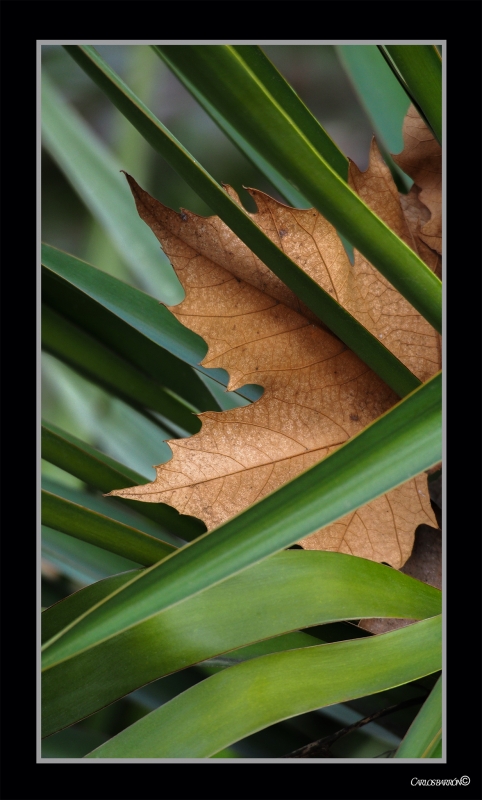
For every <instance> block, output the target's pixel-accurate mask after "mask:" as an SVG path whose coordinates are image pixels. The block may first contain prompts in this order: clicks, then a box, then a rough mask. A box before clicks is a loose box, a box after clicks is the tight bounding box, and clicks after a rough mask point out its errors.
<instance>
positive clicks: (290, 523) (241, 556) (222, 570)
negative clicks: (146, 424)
mask: <svg viewBox="0 0 482 800" xmlns="http://www.w3.org/2000/svg"><path fill="white" fill-rule="evenodd" d="M441 441H442V439H441V376H440V374H439V375H437V376H435V378H433V379H432V380H430V381H429V382H428V383H426V384H424V385H423V386H422V387H421V389H419V390H417V391H415V392H414V393H413V394H412V395H410V396H409V397H408V398H406V399H405V400H404V401H402V402H401V403H399V404H398V405H397V406H395V407H394V408H393V409H391V410H390V411H389V412H387V413H386V414H385V415H383V416H382V417H381V418H380V419H378V420H377V421H376V422H374V423H372V425H370V426H369V427H368V428H366V429H365V430H364V431H362V432H361V433H360V434H358V435H357V436H355V437H353V438H352V439H351V440H350V441H349V442H347V443H346V444H345V445H343V446H342V447H340V448H339V449H338V450H336V451H335V452H334V453H332V454H331V455H329V456H327V457H326V458H325V459H323V460H322V461H321V462H319V463H318V464H316V465H315V466H314V467H312V468H311V469H309V470H307V471H306V472H304V473H302V474H301V475H299V476H298V477H297V478H295V479H294V480H292V481H291V482H289V483H288V484H285V485H284V486H283V487H281V488H280V489H278V490H277V491H275V492H273V493H272V494H271V495H268V496H267V497H265V498H264V499H263V500H261V501H259V502H258V503H256V504H254V505H253V506H251V507H250V508H248V509H247V510H246V511H244V512H243V513H242V514H239V515H238V516H237V517H234V518H233V519H231V520H229V521H228V522H226V523H224V524H223V525H222V526H220V527H219V528H217V529H216V530H214V531H211V532H210V533H207V534H204V536H201V537H200V538H199V539H197V540H196V541H195V542H192V543H191V544H190V545H187V546H186V547H184V548H182V549H181V550H179V551H178V552H177V553H176V555H175V556H174V557H170V558H167V559H166V560H165V561H164V562H163V563H161V564H160V565H158V566H156V567H154V568H152V569H150V570H148V571H146V572H145V573H144V574H143V576H142V577H141V578H138V579H135V580H134V581H133V582H132V583H131V584H129V585H128V586H126V587H124V589H123V590H122V592H121V593H120V594H119V595H118V596H116V602H115V604H114V607H110V606H109V603H106V604H105V605H103V606H102V605H101V606H100V607H99V608H98V609H97V610H96V611H95V612H93V614H92V616H90V615H89V619H86V620H83V621H82V622H80V623H79V624H78V625H76V626H74V628H73V629H72V630H70V631H68V632H66V634H65V635H64V636H63V637H61V639H60V640H59V641H56V642H55V643H52V645H51V648H49V651H48V652H47V653H45V654H44V655H45V657H46V663H52V661H55V660H57V658H58V657H60V654H61V653H63V652H64V653H65V654H70V653H71V652H72V648H73V649H74V650H79V649H83V647H87V646H90V645H91V644H93V643H94V642H95V641H98V640H99V639H101V638H105V637H106V636H109V635H112V634H114V633H115V632H116V631H117V630H118V625H119V622H120V621H121V620H122V624H125V622H126V621H127V620H129V624H134V623H135V622H138V621H139V620H140V619H142V618H143V617H144V616H146V615H148V614H150V613H152V611H153V610H154V609H156V610H160V609H161V608H165V607H168V606H169V605H171V604H174V603H177V602H179V601H180V600H182V599H185V596H186V591H188V593H189V594H195V593H196V592H198V591H201V590H202V589H204V588H206V587H207V586H209V585H214V584H215V583H217V582H219V581H222V580H224V579H225V578H227V577H228V576H229V575H233V574H235V573H236V572H239V571H241V570H243V569H245V568H246V567H248V566H250V565H252V564H254V563H256V562H258V561H261V560H262V559H264V558H266V557H267V556H269V555H271V554H272V553H274V552H276V551H277V550H280V549H282V548H284V547H287V546H289V545H291V544H293V543H294V542H296V541H298V540H299V539H301V538H303V536H307V535H309V534H310V533H313V532H314V531H315V530H318V529H319V528H322V527H324V526H325V525H328V524H330V523H331V522H333V521H335V520H336V519H338V518H339V517H342V516H344V515H345V514H347V513H349V512H350V511H352V510H354V509H356V508H359V507H360V506H361V505H363V504H364V503H366V502H369V501H370V500H371V499H373V498H374V497H377V496H379V495H381V494H383V493H384V492H386V491H388V490H389V489H391V488H393V487H394V486H397V485H399V484H401V483H404V482H405V481H407V480H409V479H410V478H411V477H414V476H415V475H418V474H419V473H420V472H422V471H423V470H424V469H427V468H428V467H430V466H432V465H433V464H434V463H437V462H438V461H440V458H441ZM360 474H363V475H364V481H363V482H360ZM320 487H322V489H320ZM187 587H189V589H187Z"/></svg>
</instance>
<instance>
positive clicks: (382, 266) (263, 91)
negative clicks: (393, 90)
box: [69, 45, 442, 332]
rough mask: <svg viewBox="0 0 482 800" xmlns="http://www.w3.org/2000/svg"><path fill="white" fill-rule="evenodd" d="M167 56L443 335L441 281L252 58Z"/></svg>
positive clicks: (218, 49) (180, 49)
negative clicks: (324, 150) (336, 165)
mask: <svg viewBox="0 0 482 800" xmlns="http://www.w3.org/2000/svg"><path fill="white" fill-rule="evenodd" d="M69 49H70V48H69ZM166 51H167V52H168V54H169V58H170V59H171V60H172V62H173V63H174V64H175V65H176V67H177V69H178V70H179V71H180V72H182V73H183V74H185V75H186V76H187V77H188V79H189V80H190V81H191V82H192V83H193V84H194V85H195V86H196V87H197V88H198V89H199V90H200V91H202V93H203V94H204V95H205V96H206V98H207V99H208V100H209V102H210V103H211V104H212V105H213V106H215V107H216V108H217V109H218V110H219V111H220V112H221V113H222V114H223V116H225V117H226V119H227V120H228V121H229V122H230V123H231V125H233V126H234V127H235V128H236V129H237V130H239V132H240V133H241V134H242V135H243V136H244V137H245V138H246V139H247V140H248V142H250V144H251V145H252V146H253V147H255V148H256V149H257V150H258V151H259V152H260V153H261V154H262V155H263V156H264V157H265V158H266V159H267V160H269V161H270V163H272V164H273V166H274V167H275V168H276V169H278V170H279V171H280V172H282V173H283V174H284V175H285V176H286V177H288V179H289V180H290V181H292V182H293V183H294V184H295V186H297V188H298V189H299V190H300V191H301V192H302V193H303V194H304V195H305V196H306V197H307V198H308V200H310V201H311V202H312V203H313V205H314V206H315V207H316V208H317V209H318V210H319V211H320V212H321V213H322V214H323V215H324V216H325V217H326V219H328V220H329V222H331V223H332V225H334V226H335V228H336V229H337V230H339V231H340V232H341V233H342V234H343V235H344V236H346V238H347V239H348V240H349V241H350V242H351V243H352V244H353V246H354V247H356V248H357V249H358V250H359V251H360V252H361V253H363V255H364V256H366V257H367V258H368V260H369V261H370V263H372V264H373V265H374V266H375V267H376V268H377V269H379V270H380V272H381V273H382V274H383V275H384V276H385V277H386V278H387V279H388V280H389V281H390V283H391V284H392V285H393V286H395V288H396V289H398V290H399V291H400V292H401V293H402V294H403V296H404V297H406V299H407V300H409V302H410V303H412V305H413V306H414V308H416V309H417V311H419V312H420V313H421V314H422V315H423V316H424V317H426V319H427V320H428V321H429V322H430V323H431V325H433V326H434V327H435V328H436V329H437V330H438V331H439V332H440V330H441V325H442V291H441V285H440V281H439V279H438V278H437V277H436V275H434V273H433V272H432V271H431V270H430V269H429V268H428V267H427V266H426V264H424V263H423V261H422V260H421V259H420V258H419V257H418V256H417V255H416V254H415V253H414V252H413V250H411V249H410V248H409V247H408V246H407V245H406V244H405V243H404V242H402V240H401V239H399V237H398V236H396V234H394V233H393V231H391V230H390V228H388V226H387V225H385V223H384V222H382V220H380V219H379V218H378V217H377V216H376V215H375V214H374V213H373V212H372V211H371V210H370V209H369V208H368V206H366V205H365V203H363V201H362V200H360V198H359V197H358V196H357V195H356V194H355V193H354V192H353V191H352V190H351V189H350V188H349V186H348V185H347V184H346V182H345V181H344V180H343V179H342V178H340V176H339V175H338V174H337V173H336V172H335V171H334V170H333V168H332V167H331V166H330V164H329V163H328V162H327V161H326V160H325V158H324V157H323V156H322V155H321V154H320V152H319V151H318V149H317V148H315V147H314V146H313V137H310V138H307V136H306V134H305V132H304V130H303V129H302V128H300V126H299V124H298V122H297V120H296V119H293V117H292V116H290V114H289V113H287V111H286V108H285V107H283V106H282V105H280V102H279V100H278V97H277V96H276V94H275V93H274V92H273V90H272V89H271V85H270V84H269V85H266V84H265V83H264V82H263V80H262V79H260V71H259V70H257V71H256V72H254V71H253V69H252V68H251V67H250V65H249V63H247V62H246V61H245V60H244V57H243V53H244V50H241V48H235V47H233V46H231V45H187V46H182V45H176V46H171V47H169V48H168V47H164V50H163V52H166ZM249 52H250V51H249ZM263 78H264V76H263ZM233 230H234V229H233Z"/></svg>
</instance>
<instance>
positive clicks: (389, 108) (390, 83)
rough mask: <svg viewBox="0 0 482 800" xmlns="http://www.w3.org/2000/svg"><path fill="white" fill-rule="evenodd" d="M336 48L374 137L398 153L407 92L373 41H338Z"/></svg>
mask: <svg viewBox="0 0 482 800" xmlns="http://www.w3.org/2000/svg"><path fill="white" fill-rule="evenodd" d="M335 50H336V52H337V55H338V58H339V59H340V61H341V63H342V64H343V67H344V69H345V70H346V72H347V75H348V77H349V79H350V82H351V83H352V84H353V86H354V88H355V90H356V92H357V96H358V99H359V101H360V103H361V104H362V106H363V108H364V109H365V111H366V113H367V115H368V117H369V119H370V120H371V121H372V123H373V125H374V128H375V131H376V133H377V138H380V139H381V144H382V145H384V147H385V149H386V150H388V152H389V153H399V152H400V151H401V150H402V149H403V136H402V126H403V121H404V119H405V116H406V113H407V111H408V107H409V105H410V100H409V98H408V97H407V94H406V92H405V91H404V89H403V88H402V87H401V86H400V83H399V81H398V80H397V79H396V77H395V76H394V74H393V72H392V70H391V69H390V67H389V66H388V64H387V63H386V61H385V59H384V58H383V55H382V54H381V53H380V51H379V49H378V47H377V46H376V45H366V44H362V45H356V44H345V45H343V44H341V45H337V46H336V47H335ZM379 143H380V142H379Z"/></svg>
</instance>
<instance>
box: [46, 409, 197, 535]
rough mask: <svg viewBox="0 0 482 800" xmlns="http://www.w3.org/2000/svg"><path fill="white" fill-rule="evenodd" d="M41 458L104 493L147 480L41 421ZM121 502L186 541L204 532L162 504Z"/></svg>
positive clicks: (191, 520) (192, 519)
mask: <svg viewBox="0 0 482 800" xmlns="http://www.w3.org/2000/svg"><path fill="white" fill-rule="evenodd" d="M42 458H45V459H46V460H47V461H49V462H50V463H51V464H55V466H57V467H60V469H63V470H65V471H66V472H69V473H70V474H71V475H75V476H76V477H77V478H80V480H82V481H84V482H85V483H87V484H88V485H89V486H92V487H94V488H95V489H99V490H100V491H101V492H104V493H107V492H111V491H112V490H113V489H124V488H127V487H128V486H139V485H140V484H142V483H148V480H149V479H148V478H146V477H145V476H144V475H140V474H139V473H137V472H134V471H133V470H131V469H129V468H128V467H125V466H124V465H123V464H120V463H119V462H118V461H115V460H114V459H113V458H109V456H106V455H105V454H104V453H101V452H100V451H99V450H96V449H95V448H93V447H91V446H90V445H88V444H86V443H85V442H82V441H81V440H80V439H77V438H76V437H75V436H72V435H71V434H69V433H67V432H66V431H63V430H60V428H57V427H56V426H54V425H50V424H48V423H45V422H44V423H42ZM113 499H114V498H111V500H113ZM125 503H126V504H127V506H128V507H129V508H131V509H133V510H134V511H136V513H137V514H141V515H142V516H144V517H148V518H149V519H152V520H154V522H157V523H158V524H159V525H161V526H163V527H165V528H167V530H169V531H171V532H172V533H174V534H176V535H177V536H180V537H181V538H182V539H185V540H187V541H192V539H196V538H197V537H198V536H200V535H201V534H202V533H204V531H205V526H204V524H203V523H202V522H201V521H200V520H197V519H194V517H188V516H185V515H182V514H179V513H178V512H177V511H176V510H175V509H174V508H172V507H171V506H167V505H165V504H164V503H136V502H135V501H132V500H127V501H125V500H123V501H122V504H123V505H124V504H125Z"/></svg>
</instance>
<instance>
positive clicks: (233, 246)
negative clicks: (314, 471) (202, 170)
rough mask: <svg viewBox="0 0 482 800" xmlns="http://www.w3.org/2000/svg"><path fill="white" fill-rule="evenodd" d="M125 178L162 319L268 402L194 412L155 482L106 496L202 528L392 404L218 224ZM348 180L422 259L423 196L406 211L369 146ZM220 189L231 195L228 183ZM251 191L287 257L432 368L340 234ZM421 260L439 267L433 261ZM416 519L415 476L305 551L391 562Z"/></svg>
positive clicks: (406, 547) (410, 318)
mask: <svg viewBox="0 0 482 800" xmlns="http://www.w3.org/2000/svg"><path fill="white" fill-rule="evenodd" d="M127 177H128V181H129V184H130V187H131V190H132V192H133V195H134V198H135V201H136V205H137V209H138V212H139V214H140V216H141V217H142V219H144V221H145V222H146V223H147V224H148V225H149V226H150V227H151V229H152V230H153V232H154V233H155V235H156V236H157V238H158V239H159V241H160V242H161V244H162V247H163V250H164V252H165V253H166V255H167V256H168V257H169V259H170V261H171V263H172V265H173V267H174V269H175V271H176V273H177V275H178V277H179V279H180V281H181V283H182V285H183V287H184V289H185V292H186V298H185V300H184V301H183V302H182V303H180V304H179V305H178V306H176V307H174V308H171V311H172V312H173V313H174V314H175V316H176V317H177V319H178V320H179V321H180V322H182V323H183V324H184V325H186V326H187V327H188V328H190V329H191V330H194V331H195V332H196V333H198V334H199V335H200V336H202V337H203V338H204V339H205V340H206V342H207V343H208V347H209V350H208V354H207V356H206V358H205V359H204V360H203V362H202V364H203V366H205V367H222V368H223V369H225V370H227V372H228V373H229V385H228V389H229V390H234V389H237V388H240V387H241V386H243V385H245V384H250V383H251V384H252V383H254V384H259V385H261V386H262V387H263V388H264V394H263V396H262V398H260V399H259V400H258V401H257V402H255V403H253V404H252V405H250V406H246V407H243V408H235V409H232V410H230V411H224V412H220V413H219V412H205V413H203V414H201V415H200V419H201V421H202V429H201V431H200V432H199V433H198V434H196V435H195V436H192V437H190V438H188V439H180V440H174V441H169V446H170V447H171V449H172V452H173V457H172V459H171V461H169V462H168V463H166V464H163V465H160V466H157V467H156V472H157V477H156V480H155V481H153V482H152V483H149V484H146V485H145V486H137V487H133V488H129V489H122V490H117V491H114V492H111V494H115V495H119V496H122V497H125V498H129V499H134V500H142V501H145V502H155V503H168V504H169V505H172V506H174V507H175V508H177V509H178V511H179V512H180V513H182V514H189V515H192V516H195V517H199V518H200V519H202V520H203V521H204V522H205V523H206V525H207V527H208V529H211V528H214V527H216V526H217V525H220V524H221V523H223V522H224V521H226V520H227V519H229V518H230V517H232V516H234V515H235V514H238V513H239V512H241V511H242V510H244V509H245V508H246V507H247V506H249V505H251V504H252V503H254V502H255V501H256V500H259V499H261V498H262V497H263V496H265V495H266V494H268V493H270V492H272V491H274V490H275V489H277V488H278V487H279V486H281V485H282V484H284V483H286V482H287V481H288V480H291V479H292V478H294V477H295V476H296V475H298V474H299V473H300V472H302V471H303V470H305V469H307V468H308V467H310V466H312V465H313V464H315V463H316V462H317V461H320V460H321V459H322V458H324V457H325V456H327V455H328V454H329V453H331V452H332V451H333V450H335V449H336V448H337V447H339V446H340V445H341V444H343V443H344V442H346V441H347V440H348V439H349V438H350V437H351V436H353V435H354V434H356V433H358V432H359V431H361V430H362V429H363V428H364V427H366V426H367V425H368V424H369V423H370V422H372V421H373V420H374V419H376V418H377V417H379V416H380V415H381V414H383V413H384V412H385V411H387V410H388V409H389V408H390V407H391V406H393V405H394V404H395V403H396V402H397V401H398V398H397V396H396V395H395V394H394V393H393V391H392V390H391V389H390V388H389V387H387V386H386V385H385V384H384V383H383V381H382V380H381V379H380V378H379V377H378V376H377V375H376V374H375V373H374V372H372V371H371V370H370V369H368V367H367V366H366V365H365V364H364V363H363V362H362V361H361V360H360V359H359V358H358V357H357V356H355V354H354V353H352V352H351V351H350V350H349V349H348V348H347V347H346V346H345V345H344V344H343V343H342V342H341V341H340V340H339V339H338V338H337V337H335V336H333V334H331V333H330V332H329V331H328V330H327V329H325V328H324V326H322V325H321V324H320V323H319V322H318V321H317V320H316V318H315V317H314V315H313V314H312V313H311V312H310V311H309V310H308V309H307V308H306V306H304V305H303V303H301V302H300V301H299V300H298V298H297V297H296V296H295V295H294V294H293V293H292V292H291V290H289V289H288V288H287V287H286V286H285V285H284V284H283V283H282V282H281V281H280V280H279V279H278V278H277V277H276V276H275V275H273V273H272V272H271V271H270V270H269V269H268V268H267V267H266V266H265V265H264V264H263V263H262V262H261V261H260V260H259V259H258V258H257V257H256V256H255V255H254V254H253V253H252V252H251V251H250V250H249V249H248V248H247V247H246V246H245V245H244V244H243V243H242V242H241V241H240V240H239V239H238V238H237V237H236V236H235V234H233V233H232V231H231V230H230V229H229V228H228V227H227V226H226V225H225V224H224V223H223V222H222V221H221V220H220V219H219V218H217V217H209V218H203V217H198V216H196V215H195V214H192V213H190V212H186V211H182V212H181V214H178V213H176V212H174V211H172V210H171V209H169V208H166V207H165V206H163V205H162V204H161V203H159V202H158V201H157V200H155V199H154V198H153V197H151V196H150V195H149V194H147V192H145V191H144V190H142V189H141V188H140V187H139V186H138V185H137V183H136V182H135V181H134V180H133V179H132V178H131V177H129V176H127ZM350 183H351V185H352V187H354V188H355V190H356V191H357V192H358V193H359V194H360V196H361V197H362V199H363V200H364V201H365V202H366V203H367V204H368V205H370V206H371V207H372V208H373V210H374V211H375V212H376V213H377V214H378V215H379V216H381V217H382V218H383V219H384V221H385V222H386V223H387V224H389V225H390V227H391V228H392V229H393V230H394V231H395V232H396V233H397V234H398V235H399V236H401V238H403V239H404V240H405V241H406V242H407V243H408V244H409V245H410V246H411V247H412V248H413V249H415V250H417V252H419V251H420V240H419V230H420V227H421V224H422V222H421V218H422V217H423V224H424V225H426V223H427V222H430V212H427V209H426V207H425V206H423V205H422V202H421V200H420V197H417V198H416V203H411V204H410V203H409V204H408V208H409V209H410V213H407V212H406V210H405V209H404V208H403V206H402V204H401V203H400V199H399V196H398V193H397V191H396V188H395V186H394V184H393V181H392V179H391V176H390V173H389V171H388V170H387V168H386V167H385V165H384V163H383V161H382V159H381V157H380V155H379V153H378V150H377V148H376V145H375V144H374V145H373V146H372V152H371V159H370V166H369V169H368V170H367V172H366V173H360V172H359V171H358V169H357V168H356V167H355V166H354V165H351V169H350ZM226 190H227V191H228V192H229V194H230V195H231V196H232V197H233V198H234V199H236V200H237V201H238V198H237V196H236V194H235V192H234V191H233V190H232V189H230V188H229V187H227V189H226ZM249 192H250V194H251V196H252V197H253V199H254V200H255V202H256V205H257V208H258V213H257V214H254V215H252V218H253V219H254V221H255V222H256V223H257V224H258V226H259V227H260V228H262V229H263V230H264V232H265V233H266V234H267V235H268V236H269V237H270V238H271V239H273V240H274V241H275V242H276V243H277V244H278V245H279V246H280V247H281V248H282V249H283V250H284V251H285V252H286V253H287V255H289V256H290V257H291V258H292V259H293V260H294V261H296V263H297V264H299V266H300V267H302V268H303V269H304V270H305V271H306V272H307V273H308V274H309V275H310V276H311V277H312V278H314V279H315V280H316V281H317V282H318V283H319V284H320V285H321V286H323V288H325V289H326V290H327V291H329V292H331V293H332V294H333V295H334V297H335V298H336V299H337V300H338V302H340V303H341V304H342V305H344V306H345V307H346V308H347V310H348V311H350V313H352V314H353V315H354V316H356V317H357V318H358V319H359V321H360V322H362V324H364V325H365V326H366V327H367V328H369V329H370V330H371V331H372V333H374V334H376V335H377V336H378V337H379V338H380V339H382V340H383V342H384V344H385V345H386V346H387V347H388V348H389V349H391V350H392V352H394V353H395V355H397V357H398V358H399V359H400V360H402V361H403V362H404V363H405V364H406V365H407V366H408V367H409V368H410V369H411V370H412V371H413V372H414V373H415V374H416V375H418V377H419V378H421V379H422V380H427V379H428V378H429V377H431V376H432V375H433V374H435V372H437V371H438V369H439V368H440V345H439V337H438V334H437V333H436V332H435V331H434V330H433V329H432V328H431V327H430V325H429V324H428V323H427V322H426V321H425V320H424V319H423V318H422V317H421V316H420V315H419V314H418V313H417V312H416V311H415V310H414V309H413V308H412V307H411V306H410V305H409V304H408V303H407V301H405V300H404V298H403V297H401V295H400V294H399V293H398V292H396V291H395V289H393V287H392V286H391V285H390V284H389V283H388V282H387V281H386V280H385V279H384V278H383V277H382V276H381V275H380V274H379V273H378V272H377V271H376V270H375V269H374V268H373V267H372V266H371V265H370V264H368V262H367V261H366V259H364V258H363V257H362V256H361V255H360V254H359V253H355V263H354V265H353V266H352V265H351V264H350V262H349V260H348V258H347V256H346V254H345V251H344V249H343V246H342V244H341V242H340V240H339V238H338V236H337V234H336V231H335V230H334V228H333V227H332V226H331V225H330V224H329V223H328V222H327V221H326V220H325V219H324V218H323V217H322V216H321V214H319V212H317V211H315V210H314V209H307V210H296V209H292V208H288V207H287V206H285V205H282V204H281V203H278V202H277V201H275V200H273V199H272V198H270V197H268V196H267V195H265V194H263V193H262V192H259V191H256V190H253V189H250V190H249ZM238 202H239V201H238ZM419 206H420V208H421V209H423V211H421V210H420V209H419ZM427 213H428V216H427ZM422 244H423V247H425V248H426V249H427V250H429V249H430V248H429V247H428V246H427V244H426V243H425V242H422ZM432 252H433V251H432V250H431V249H430V253H432ZM420 255H421V257H424V254H423V253H421V252H420ZM435 255H436V254H435ZM428 263H429V266H431V268H432V269H435V268H436V262H433V263H430V262H429V261H428ZM422 523H428V524H431V525H436V522H435V517H434V515H433V512H432V509H431V506H430V501H429V493H428V489H427V481H426V477H425V476H423V475H422V476H418V477H417V478H415V479H414V480H411V481H409V482H407V483H406V484H404V485H403V486H400V487H398V488H396V489H394V490H393V491H391V492H390V493H388V494H387V495H384V496H383V497H380V498H378V499H376V500H374V501H372V502H371V503H369V504H367V505H366V506H364V507H363V508H361V509H359V510H358V511H356V512H353V513H351V514H349V515H348V516H347V517H345V518H343V519H341V520H339V521H338V522H336V523H335V524H333V525H330V526H328V527H327V528H324V529H323V530H321V531H319V532H318V533H315V534H313V535H312V536H310V537H308V538H307V539H304V540H302V542H301V544H302V546H303V547H305V548H308V549H323V550H335V551H340V552H344V553H351V554H354V555H358V556H362V557H365V558H369V559H372V560H376V561H384V562H387V563H389V564H391V565H392V566H393V567H395V568H399V567H401V566H402V565H403V564H404V563H405V562H406V560H407V559H408V557H409V556H410V553H411V550H412V545H413V540H414V533H415V529H416V527H417V526H418V525H420V524H422Z"/></svg>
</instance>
